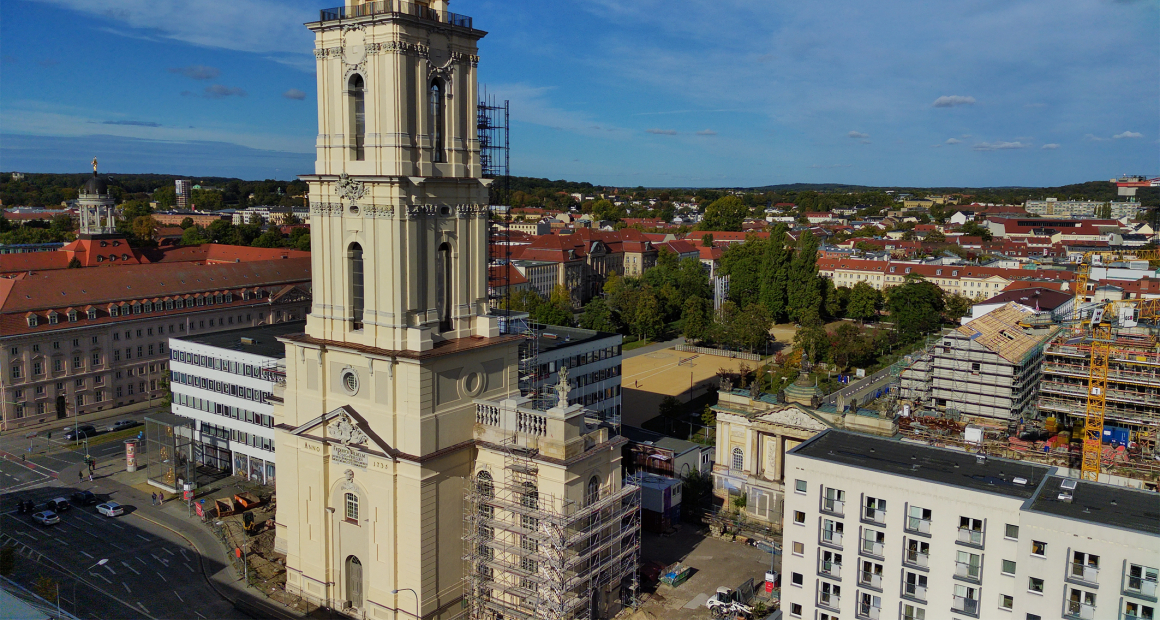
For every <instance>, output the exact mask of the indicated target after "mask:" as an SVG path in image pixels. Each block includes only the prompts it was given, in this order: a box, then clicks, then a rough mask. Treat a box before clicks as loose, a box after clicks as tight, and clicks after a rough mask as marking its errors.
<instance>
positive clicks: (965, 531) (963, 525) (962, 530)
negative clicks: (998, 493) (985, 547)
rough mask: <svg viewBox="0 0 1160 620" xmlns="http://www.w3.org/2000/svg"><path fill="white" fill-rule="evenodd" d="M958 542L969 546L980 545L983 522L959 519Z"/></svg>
mask: <svg viewBox="0 0 1160 620" xmlns="http://www.w3.org/2000/svg"><path fill="white" fill-rule="evenodd" d="M959 542H961V543H966V544H970V545H982V544H983V520H982V519H972V518H970V517H959Z"/></svg>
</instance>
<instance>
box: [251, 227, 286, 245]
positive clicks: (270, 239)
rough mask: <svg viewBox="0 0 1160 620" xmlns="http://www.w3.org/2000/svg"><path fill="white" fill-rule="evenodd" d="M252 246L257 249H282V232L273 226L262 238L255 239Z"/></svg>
mask: <svg viewBox="0 0 1160 620" xmlns="http://www.w3.org/2000/svg"><path fill="white" fill-rule="evenodd" d="M250 245H251V246H253V247H256V248H280V247H282V231H280V230H278V229H277V228H275V227H273V226H271V227H270V228H269V229H268V230H267V231H266V232H264V233H262V234H261V236H259V237H258V238H257V239H254V241H253V242H252V243H250Z"/></svg>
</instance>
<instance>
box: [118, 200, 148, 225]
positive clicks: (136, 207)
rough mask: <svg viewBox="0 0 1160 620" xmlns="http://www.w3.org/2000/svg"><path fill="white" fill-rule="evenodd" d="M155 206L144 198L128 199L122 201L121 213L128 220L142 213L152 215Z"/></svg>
mask: <svg viewBox="0 0 1160 620" xmlns="http://www.w3.org/2000/svg"><path fill="white" fill-rule="evenodd" d="M152 214H153V207H150V206H149V203H148V202H146V201H144V200H128V201H125V202H123V203H121V215H122V216H123V217H124V218H125V219H127V220H133V219H136V218H139V217H141V216H142V215H152Z"/></svg>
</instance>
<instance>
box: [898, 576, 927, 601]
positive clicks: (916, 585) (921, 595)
mask: <svg viewBox="0 0 1160 620" xmlns="http://www.w3.org/2000/svg"><path fill="white" fill-rule="evenodd" d="M926 583H927V576H926V575H924V574H922V573H912V572H910V571H906V580H905V581H904V582H903V584H902V594H903V596H908V597H910V598H915V599H918V600H920V601H925V600H926Z"/></svg>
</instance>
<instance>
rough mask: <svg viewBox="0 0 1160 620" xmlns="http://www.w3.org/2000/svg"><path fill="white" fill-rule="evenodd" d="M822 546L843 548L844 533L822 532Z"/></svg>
mask: <svg viewBox="0 0 1160 620" xmlns="http://www.w3.org/2000/svg"><path fill="white" fill-rule="evenodd" d="M822 544H825V545H830V546H831V547H838V548H839V549H840V548H841V547H842V533H841V532H837V531H834V530H822Z"/></svg>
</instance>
